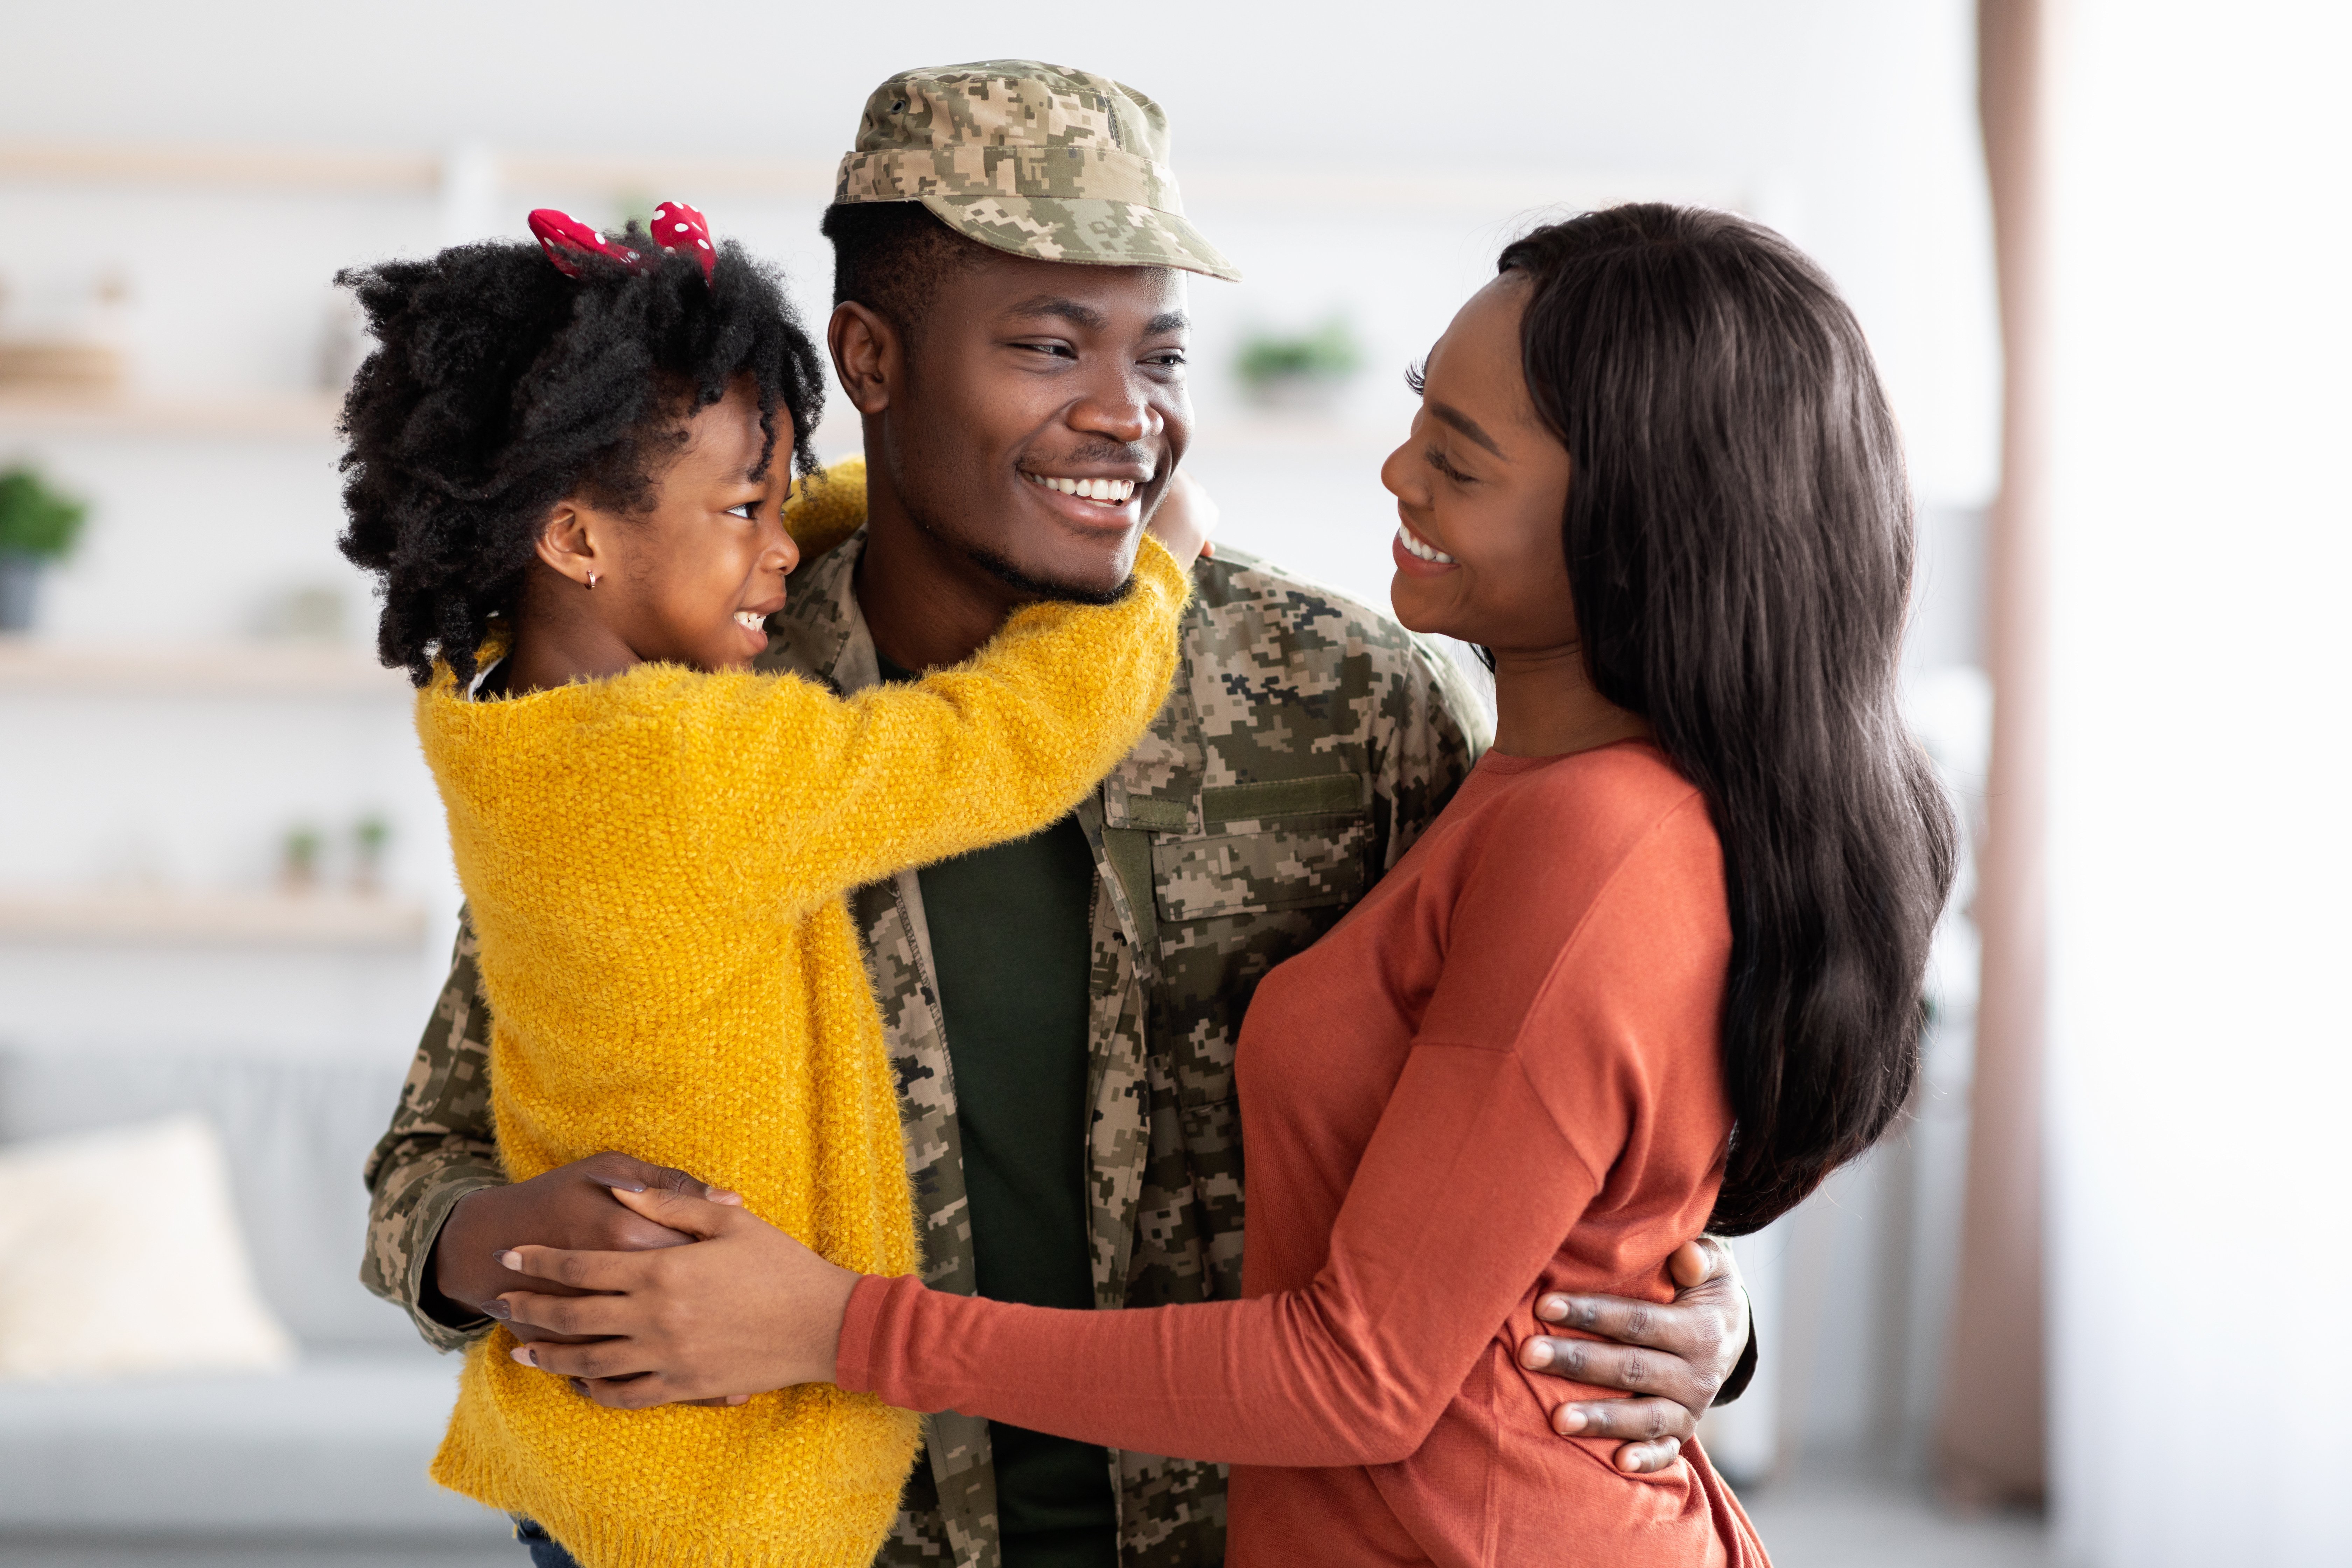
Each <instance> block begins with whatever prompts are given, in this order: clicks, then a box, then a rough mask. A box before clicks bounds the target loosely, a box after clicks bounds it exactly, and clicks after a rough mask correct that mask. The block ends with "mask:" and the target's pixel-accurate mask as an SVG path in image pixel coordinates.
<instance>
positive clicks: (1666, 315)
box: [1501, 205, 1955, 1235]
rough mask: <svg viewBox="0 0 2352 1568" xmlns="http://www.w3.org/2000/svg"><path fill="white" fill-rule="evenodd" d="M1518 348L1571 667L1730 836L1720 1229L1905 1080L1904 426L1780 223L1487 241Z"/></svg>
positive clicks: (1910, 901)
mask: <svg viewBox="0 0 2352 1568" xmlns="http://www.w3.org/2000/svg"><path fill="white" fill-rule="evenodd" d="M1501 267H1502V270H1503V271H1505V272H1520V273H1524V274H1525V275H1526V277H1527V279H1528V283H1529V284H1530V286H1531V288H1530V292H1529V295H1528V303H1527V313H1526V318H1525V321H1524V324H1523V326H1522V328H1521V333H1520V349H1521V353H1522V355H1523V356H1524V363H1525V368H1526V374H1527V380H1528V393H1529V394H1530V395H1531V396H1532V397H1533V399H1534V402H1535V406H1536V409H1537V411H1538V415H1539V416H1541V417H1542V419H1543V420H1544V422H1545V423H1546V424H1547V425H1549V426H1550V428H1551V430H1552V432H1553V433H1554V434H1555V435H1557V436H1558V437H1559V439H1560V440H1561V441H1562V442H1563V443H1564V444H1565V445H1566V446H1567V447H1568V452H1569V458H1570V478H1569V486H1568V503H1567V513H1566V516H1565V518H1564V519H1563V521H1562V524H1561V528H1562V532H1563V534H1564V536H1565V540H1566V543H1567V549H1568V571H1569V580H1570V591H1571V593H1572V594H1573V595H1574V600H1575V607H1576V616H1577V621H1578V625H1579V626H1580V633H1581V636H1582V637H1583V642H1584V658H1585V661H1586V664H1587V667H1588V668H1590V670H1591V677H1592V681H1593V684H1594V685H1595V686H1596V687H1597V688H1598V689H1600V691H1601V694H1602V695H1603V696H1605V697H1607V698H1608V699H1609V700H1611V701H1612V702H1614V703H1616V704H1618V705H1619V706H1620V707H1622V708H1626V709H1629V710H1632V711H1633V712H1635V713H1638V714H1640V715H1641V716H1642V717H1643V718H1644V719H1647V720H1648V721H1650V724H1651V727H1652V729H1653V730H1654V731H1655V732H1656V735H1657V739H1658V744H1659V746H1660V747H1661V748H1662V749H1663V750H1664V752H1665V753H1666V755H1667V756H1668V757H1669V758H1671V759H1672V760H1673V762H1674V763H1675V766H1676V767H1677V768H1678V769H1680V770H1681V772H1682V773H1683V774H1684V776H1685V777H1686V778H1688V779H1689V780H1690V781H1691V782H1692V784H1695V785H1696V786H1697V788H1698V789H1699V791H1700V792H1701V794H1702V795H1705V797H1706V803H1707V805H1708V808H1709V809H1710V811H1711V812H1712V814H1713V816H1714V820H1715V826H1716V831H1717V836H1718V837H1720V838H1721V839H1722V842H1723V862H1724V872H1725V880H1726V886H1727V893H1728V895H1729V900H1730V913H1731V973H1730V977H1729V984H1728V985H1727V990H1726V993H1725V996H1724V1005H1723V1062H1724V1077H1725V1084H1726V1088H1727V1091H1728V1093H1729V1096H1730V1100H1731V1109H1732V1114H1733V1118H1734V1129H1733V1133H1732V1145H1731V1152H1730V1158H1729V1164H1728V1168H1727V1171H1726V1173H1725V1175H1724V1182H1723V1189H1722V1193H1721V1194H1720V1195H1719V1196H1718V1197H1717V1200H1716V1208H1715V1218H1714V1220H1713V1222H1712V1225H1713V1228H1715V1229H1716V1230H1718V1231H1721V1232H1725V1233H1727V1234H1731V1235H1739V1234H1742V1233H1745V1232H1748V1231H1752V1230H1755V1229H1758V1228H1759V1227H1760V1226H1764V1225H1767V1224H1769V1222H1770V1221H1771V1220H1772V1219H1774V1218H1775V1217H1776V1216H1778V1215H1781V1214H1783V1213H1785V1212H1787V1211H1788V1210H1789V1209H1790V1208H1791V1207H1793V1206H1795V1205H1796V1204H1797V1203H1798V1202H1799V1201H1801V1199H1802V1198H1803V1197H1804V1196H1805V1195H1806V1194H1808V1193H1810V1192H1811V1191H1812V1190H1813V1188H1814V1187H1816V1186H1818V1185H1819V1184H1821V1181H1822V1178H1823V1177H1824V1176H1826V1175H1827V1174H1828V1173H1830V1172H1831V1171H1832V1170H1833V1169H1835V1168H1836V1167H1837V1166H1838V1165H1840V1164H1842V1163H1844V1162H1845V1161H1848V1160H1851V1159H1853V1157H1854V1156H1855V1155H1857V1154H1859V1153H1861V1152H1863V1151H1864V1149H1866V1148H1868V1147H1869V1146H1870V1144H1871V1143H1872V1142H1874V1141H1875V1140H1876V1139H1877V1138H1878V1136H1879V1135H1880V1134H1881V1133H1883V1132H1884V1131H1885V1130H1886V1128H1887V1126H1888V1125H1889V1123H1891V1122H1892V1121H1894V1120H1895V1116H1896V1115H1897V1114H1898V1113H1900V1111H1901V1110H1902V1109H1903V1106H1904V1103H1905V1102H1906V1100H1908V1099H1909V1097H1910V1093H1911V1088H1912V1083H1913V1080H1914V1079H1915V1078H1916V1076H1917V1072H1918V1062H1919V1040H1920V1034H1921V1030H1922V1028H1923V1026H1924V1025H1925V1022H1926V1005H1925V1002H1924V999H1923V983H1924V978H1925V973H1926V969H1927V945H1928V941H1929V939H1930V937H1931V935H1932V934H1933V932H1934V930H1935V926H1936V921H1937V918H1938V917H1939V915H1940V914H1941V913H1942V910H1943V907H1944V900H1945V898H1946V896H1947V895H1948V893H1949V891H1950V889H1951V881H1952V870H1953V857H1954V844H1955V831H1954V826H1953V822H1952V816H1951V811H1950V808H1949V806H1948V805H1947V804H1946V802H1945V799H1944V795H1943V792H1942V790H1941V789H1940V787H1939V786H1938V784H1937V780H1936V776H1935V773H1934V772H1933V770H1932V768H1931V767H1930V765H1929V763H1928V762H1927V756H1926V754H1925V753H1924V752H1921V750H1920V749H1919V747H1918V746H1917V745H1916V743H1915V742H1913V741H1912V739H1911V737H1910V734H1909V732H1908V731H1906V729H1905V727H1904V724H1903V721H1902V717H1901V714H1900V711H1899V710H1898V706H1897V691H1896V668H1897V662H1898V659H1899V658H1900V655H1901V650H1902V640H1903V623H1904V615H1905V610H1906V599H1907V596H1908V594H1909V590H1910V583H1911V559H1912V524H1911V500H1910V490H1909V487H1908V484H1907V482H1906V478H1905V475H1904V469H1903V454H1902V444H1901V441H1900V439H1899V438H1898V437H1897V435H1896V433H1895V419H1894V416H1893V414H1892V413H1891V411H1890V410H1889V409H1888V407H1887V403H1886V397H1885V393H1884V392H1883V391H1882V390H1881V388H1880V386H1879V383H1878V374H1877V371H1876V368H1875V367H1874V365H1873V364H1872V363H1871V357H1870V350H1869V348H1868V346H1867V345H1866V344H1865V342H1864V340H1863V334H1862V328H1861V326H1860V325H1859V323H1857V322H1856V321H1854V318H1853V312H1852V311H1851V310H1847V309H1846V306H1845V304H1844V302H1843V300H1840V299H1839V298H1838V295H1837V291H1836V289H1834V288H1832V286H1831V284H1830V281H1829V279H1827V278H1826V277H1824V276H1823V275H1822V271H1821V269H1820V268H1817V267H1815V266H1814V265H1813V264H1812V263H1811V261H1809V260H1808V259H1806V258H1805V257H1804V256H1803V255H1802V254H1801V253H1800V252H1799V251H1798V250H1797V249H1796V247H1793V246H1791V245H1790V244H1789V243H1788V242H1787V241H1786V240H1784V239H1782V238H1781V237H1780V236H1778V235H1776V234H1774V233H1772V232H1771V231H1770V230H1769V229H1766V228H1762V227H1760V226H1757V225H1755V224H1752V223H1748V222H1746V221H1744V220H1742V219H1740V218H1737V217H1733V216H1729V215H1728V214H1724V213H1715V212H1703V211H1696V210H1693V209H1689V208H1681V207H1671V206H1661V205H1631V206H1621V207H1613V208H1611V209H1609V210H1607V211H1603V212H1596V213H1589V214H1587V215H1585V216H1581V217H1578V218H1574V219H1571V220H1570V221H1569V222H1566V223H1559V224H1553V225H1550V226H1546V227H1544V228H1539V229H1538V230H1536V231H1535V232H1534V233H1532V234H1530V235H1528V236H1527V237H1525V238H1523V239H1520V240H1518V241H1517V242H1516V243H1514V244H1513V245H1511V246H1510V247H1508V248H1507V249H1506V250H1505V251H1504V252H1503V255H1502V262H1501Z"/></svg>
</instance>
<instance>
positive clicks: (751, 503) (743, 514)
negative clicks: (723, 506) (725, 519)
mask: <svg viewBox="0 0 2352 1568" xmlns="http://www.w3.org/2000/svg"><path fill="white" fill-rule="evenodd" d="M759 510H760V503H759V502H758V501H755V500H746V501H737V502H736V503H735V504H734V505H733V506H730V507H729V508H728V509H727V515H728V516H730V517H740V518H741V519H742V520H743V521H745V522H753V521H758V513H759Z"/></svg>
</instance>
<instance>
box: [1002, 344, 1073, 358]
mask: <svg viewBox="0 0 2352 1568" xmlns="http://www.w3.org/2000/svg"><path fill="white" fill-rule="evenodd" d="M1015 346H1016V347H1019V348H1024V349H1027V350H1029V351H1031V352H1032V353H1041V354H1044V355H1045V356H1046V357H1048V358H1050V359H1076V357H1077V353H1076V350H1074V349H1072V348H1071V347H1070V345H1069V344H1067V343H1020V344H1017V345H1015Z"/></svg>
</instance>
